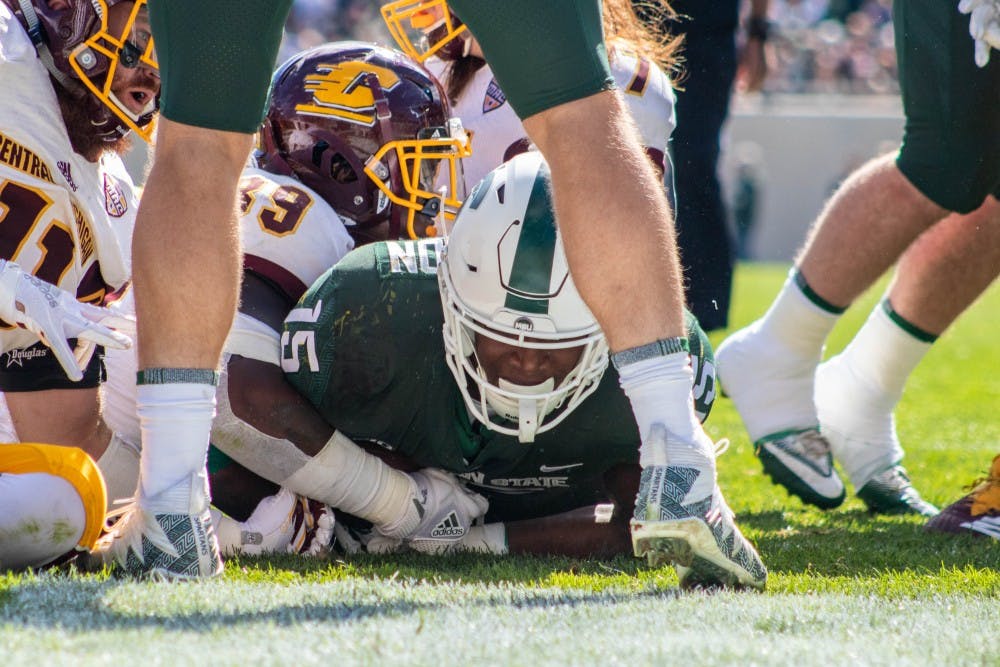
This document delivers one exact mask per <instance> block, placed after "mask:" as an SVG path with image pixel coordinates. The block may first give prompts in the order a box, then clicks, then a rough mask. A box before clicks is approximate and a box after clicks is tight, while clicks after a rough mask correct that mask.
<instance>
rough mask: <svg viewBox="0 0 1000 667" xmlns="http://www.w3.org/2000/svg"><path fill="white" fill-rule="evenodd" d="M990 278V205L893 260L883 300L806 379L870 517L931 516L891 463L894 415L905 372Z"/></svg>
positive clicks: (998, 227) (954, 218)
mask: <svg viewBox="0 0 1000 667" xmlns="http://www.w3.org/2000/svg"><path fill="white" fill-rule="evenodd" d="M998 272H1000V203H998V202H997V200H996V199H994V198H992V197H989V198H987V200H986V202H985V203H984V204H983V206H981V207H980V208H979V210H977V211H975V212H974V213H971V214H969V215H965V216H962V215H951V216H949V217H948V218H946V219H945V220H943V221H942V222H941V223H939V224H937V225H935V226H934V227H933V228H931V229H930V230H929V231H928V232H927V233H926V234H924V235H922V236H921V237H920V238H919V239H917V240H916V241H915V242H914V243H913V245H911V246H910V248H909V249H907V251H906V253H905V254H904V255H903V257H902V258H901V259H900V262H899V265H898V267H897V269H896V276H895V278H894V280H893V283H892V285H891V287H890V288H889V291H888V293H887V295H886V298H885V300H884V301H883V302H882V303H880V304H879V305H878V306H876V307H875V309H874V310H873V311H872V313H871V315H870V316H869V318H868V321H867V322H865V324H864V326H862V327H861V330H860V331H859V332H858V334H857V335H856V336H855V337H854V339H853V340H852V341H851V342H850V344H849V345H848V346H847V348H845V349H844V351H843V352H842V353H841V354H839V355H837V356H835V357H833V358H832V359H830V360H829V361H827V362H826V363H824V364H822V365H821V366H820V367H819V370H818V372H817V375H816V409H817V411H818V414H819V421H820V425H821V428H822V431H823V435H824V436H825V437H826V438H827V440H828V441H829V442H830V445H831V447H832V449H833V454H834V457H835V458H836V459H837V461H838V462H839V463H840V465H841V466H842V467H843V469H844V472H846V473H847V476H848V477H849V478H850V481H851V483H852V484H853V485H854V488H855V489H856V490H857V494H858V496H859V497H860V498H862V500H864V501H865V503H866V504H867V505H868V506H869V508H871V509H872V510H873V511H879V512H892V513H896V512H900V513H911V512H915V513H919V514H927V515H931V514H936V510H935V509H934V508H933V507H932V506H930V505H929V504H927V503H925V502H924V501H923V500H921V498H920V495H919V494H918V493H917V491H916V490H915V489H914V488H913V487H912V485H910V483H909V481H908V477H907V475H906V473H905V471H903V470H902V469H901V467H900V465H899V464H900V462H901V461H902V458H903V449H902V446H901V445H900V443H899V438H898V436H897V435H896V427H895V419H894V411H895V408H896V404H897V403H898V402H899V399H900V398H901V397H902V395H903V388H904V386H905V384H906V381H907V379H908V378H909V376H910V373H911V372H912V371H913V370H914V368H915V367H916V366H917V364H918V363H919V362H920V360H921V359H922V358H923V357H924V355H925V354H926V353H927V351H928V350H930V347H931V345H932V344H933V342H934V341H935V340H936V339H937V337H938V336H940V335H941V334H942V333H943V332H944V330H945V329H947V328H948V326H949V325H950V324H951V323H952V322H953V321H954V320H955V319H956V318H957V317H958V316H959V315H960V314H961V313H962V311H963V310H965V309H966V308H967V307H968V306H969V305H971V304H972V302H973V301H975V299H976V298H977V297H978V296H979V295H980V294H982V292H983V291H984V290H985V289H986V288H987V287H989V285H990V284H991V283H992V282H993V280H994V279H995V278H996V276H997V274H998Z"/></svg>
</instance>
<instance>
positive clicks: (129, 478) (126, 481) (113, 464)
mask: <svg viewBox="0 0 1000 667" xmlns="http://www.w3.org/2000/svg"><path fill="white" fill-rule="evenodd" d="M97 467H98V468H100V469H101V475H102V476H103V477H104V485H105V486H106V487H107V490H108V509H109V510H111V509H114V508H115V507H116V505H115V501H116V500H121V499H123V498H131V497H132V496H134V495H135V488H136V484H137V483H138V481H139V448H138V447H135V446H134V445H132V444H131V443H129V442H125V441H124V440H123V439H122V438H121V436H119V435H118V434H117V433H115V434H113V435H112V436H111V440H110V441H109V442H108V446H107V447H106V448H105V449H104V453H103V454H101V458H99V459H97Z"/></svg>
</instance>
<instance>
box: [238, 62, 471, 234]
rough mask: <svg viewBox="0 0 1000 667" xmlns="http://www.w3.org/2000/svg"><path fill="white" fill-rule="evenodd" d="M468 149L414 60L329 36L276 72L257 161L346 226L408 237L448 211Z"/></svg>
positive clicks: (456, 202) (456, 203)
mask: <svg viewBox="0 0 1000 667" xmlns="http://www.w3.org/2000/svg"><path fill="white" fill-rule="evenodd" d="M470 154H471V150H470V148H469V138H468V136H467V135H466V133H465V131H464V130H462V127H461V123H460V122H459V121H458V120H457V119H453V118H451V110H450V107H449V105H448V102H447V101H446V98H445V95H444V93H443V91H442V90H441V85H440V84H439V83H438V82H437V80H436V79H434V77H433V76H432V75H431V74H430V73H429V72H428V71H427V70H425V69H424V68H423V67H422V66H421V65H419V64H418V63H416V62H414V61H413V60H411V59H410V58H408V57H406V56H405V55H404V54H402V53H400V52H398V51H394V50H392V49H387V48H382V47H379V46H376V45H374V44H368V43H364V42H334V43H330V44H324V45H322V46H319V47H316V48H313V49H310V50H307V51H303V52H302V53H299V54H297V55H295V56H293V57H292V58H291V59H290V60H288V61H287V62H285V63H284V64H283V65H282V66H281V67H279V68H278V70H277V71H276V72H275V74H274V78H273V80H272V83H271V94H270V101H269V103H268V109H267V115H266V117H265V119H264V125H263V127H262V128H261V133H260V140H259V148H258V151H257V154H256V158H257V162H258V164H259V166H260V167H261V168H262V169H266V170H268V171H271V172H274V173H279V174H285V175H290V176H295V177H296V178H298V179H299V180H300V181H302V182H303V183H304V184H305V185H307V186H308V187H310V188H311V189H313V190H315V191H316V192H317V193H318V194H319V195H320V196H321V197H323V199H324V200H326V201H327V203H329V204H330V205H331V206H332V207H333V208H334V209H335V210H336V211H337V212H338V213H339V214H341V215H342V216H344V217H346V218H348V219H349V220H350V221H352V222H354V223H355V224H356V225H357V228H356V230H353V231H358V230H360V231H362V232H363V231H365V230H372V229H373V228H375V227H378V226H380V225H383V224H386V223H387V226H388V232H387V234H386V236H387V237H388V238H396V237H399V236H401V235H402V234H403V232H404V231H405V233H406V235H407V236H410V237H411V238H416V237H418V236H423V235H428V236H430V235H434V234H435V233H436V228H435V226H434V224H433V222H434V220H435V219H440V218H442V217H443V218H444V219H445V220H450V219H453V218H454V215H455V212H457V210H458V208H459V207H460V206H461V200H460V197H461V195H462V194H464V193H462V192H461V184H462V178H461V172H460V163H459V159H460V158H462V157H466V156H468V155H470ZM442 189H443V190H444V191H443V192H442ZM422 225H426V227H424V228H423V229H418V228H419V227H421V226H422Z"/></svg>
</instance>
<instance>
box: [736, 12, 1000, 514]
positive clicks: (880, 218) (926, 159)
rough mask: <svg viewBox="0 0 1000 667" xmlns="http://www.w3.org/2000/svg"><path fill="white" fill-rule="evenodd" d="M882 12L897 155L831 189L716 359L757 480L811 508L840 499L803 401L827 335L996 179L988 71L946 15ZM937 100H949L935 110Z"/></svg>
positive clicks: (996, 77)
mask: <svg viewBox="0 0 1000 667" xmlns="http://www.w3.org/2000/svg"><path fill="white" fill-rule="evenodd" d="M893 8H894V12H895V14H896V20H895V26H896V30H897V34H896V48H897V54H898V57H899V62H900V82H901V87H902V89H903V103H904V111H905V113H906V127H905V133H904V140H903V147H902V148H901V150H900V153H899V155H898V156H896V158H895V159H892V157H890V156H885V157H883V158H877V159H875V160H873V161H871V162H869V163H868V164H867V165H865V166H864V167H862V168H861V169H859V170H858V171H856V172H855V173H854V174H852V176H851V177H850V178H849V179H848V180H847V181H846V182H845V183H844V185H842V186H841V187H840V188H839V189H838V191H837V193H836V194H835V195H834V196H833V198H832V199H831V201H830V202H829V204H828V205H827V206H826V207H825V209H824V211H823V212H822V213H821V215H820V217H819V219H818V220H817V222H816V225H815V226H814V229H813V231H812V233H811V234H810V237H809V239H808V241H807V243H806V247H805V250H804V251H803V253H802V255H801V257H800V258H799V259H798V261H797V262H796V267H795V269H794V270H793V274H792V276H790V278H789V280H788V281H787V282H786V283H785V285H784V287H783V288H782V290H781V292H780V293H779V295H778V297H777V298H776V299H775V301H774V303H773V304H772V306H771V308H770V310H769V311H768V312H767V313H766V314H765V315H764V317H762V318H761V319H759V320H757V321H756V322H754V323H753V324H751V325H750V326H749V327H747V328H745V329H742V330H740V331H738V332H736V333H735V334H733V335H732V336H730V337H729V338H728V339H727V340H726V341H725V342H724V343H723V345H722V346H721V347H720V349H719V353H718V355H717V360H718V363H719V374H720V377H721V380H722V384H723V388H724V390H725V391H726V393H728V394H729V395H730V396H731V397H732V398H733V400H734V402H735V404H736V408H737V410H738V411H739V413H740V416H741V417H742V418H743V421H744V424H745V425H746V427H747V431H748V432H749V434H750V436H751V438H752V439H753V440H754V441H755V443H756V446H757V451H758V454H759V455H760V456H761V459H762V461H763V462H764V465H765V470H766V471H767V472H768V473H769V474H770V475H771V476H772V477H773V478H774V479H775V480H776V481H777V482H779V483H781V484H783V485H784V486H786V488H788V490H789V491H790V492H791V493H793V494H795V495H798V496H800V497H801V498H802V499H803V500H805V501H806V502H810V503H813V504H816V505H818V506H820V507H835V506H836V505H838V504H839V503H840V502H841V501H842V499H843V497H844V491H843V485H842V483H841V482H840V480H839V479H838V478H837V477H836V473H835V472H834V470H833V465H832V457H831V455H830V451H829V443H827V442H826V440H825V439H824V438H822V436H820V434H819V432H818V430H817V425H818V418H817V416H816V412H815V407H814V404H813V400H812V397H813V384H814V372H815V368H816V366H817V364H818V363H819V361H820V359H821V355H822V350H823V344H824V341H825V340H826V336H827V334H828V333H829V332H830V330H831V329H832V328H833V325H834V324H835V322H836V320H837V317H838V316H839V315H840V314H841V313H842V312H843V311H844V309H845V308H846V307H847V306H848V305H849V304H850V303H851V301H852V300H853V299H854V298H856V297H857V296H858V295H859V294H860V293H861V292H862V291H863V290H864V289H866V288H867V287H868V286H869V285H870V284H871V283H872V282H873V281H874V280H875V279H877V278H878V277H879V276H880V275H881V274H882V273H883V272H884V271H885V269H887V268H888V267H889V265H890V264H891V263H892V262H894V261H895V260H896V259H897V258H898V257H899V256H900V254H901V253H902V252H903V251H904V250H905V248H906V247H907V246H909V245H910V244H911V243H912V242H913V241H914V240H915V239H916V238H917V237H918V236H919V235H920V234H921V233H922V232H923V231H925V230H926V229H927V228H928V227H930V226H931V225H933V224H935V223H937V222H938V221H940V220H941V219H943V218H944V217H945V216H946V215H947V213H948V211H951V210H954V211H958V212H966V213H967V212H970V211H973V210H975V209H976V208H978V207H979V206H980V204H981V203H982V201H983V199H984V198H985V197H986V196H987V195H988V194H989V193H990V192H991V191H992V190H993V189H994V188H995V187H996V183H997V174H998V173H1000V164H998V162H1000V129H998V124H1000V120H998V119H997V117H996V114H994V113H992V112H991V111H989V110H990V109H995V108H996V107H997V104H998V103H1000V66H994V65H991V66H990V67H989V68H987V69H984V70H979V69H977V68H976V67H975V65H974V64H973V55H972V50H973V47H972V40H971V39H970V38H969V36H968V32H967V27H968V26H967V23H968V21H967V20H963V17H961V15H960V14H959V13H958V11H957V9H956V7H954V6H952V5H948V4H942V3H937V2H932V1H931V0H910V1H908V2H899V3H895V4H894V6H893ZM942 41H944V42H945V44H946V47H945V48H941V43H942ZM942 94H945V95H947V96H948V97H950V98H951V99H952V100H954V101H953V102H952V103H949V104H942V103H941V99H940V97H941V95H942Z"/></svg>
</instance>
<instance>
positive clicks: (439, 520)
mask: <svg viewBox="0 0 1000 667" xmlns="http://www.w3.org/2000/svg"><path fill="white" fill-rule="evenodd" d="M410 477H411V478H413V481H414V483H415V484H416V494H415V496H414V507H415V508H418V510H417V511H418V512H419V514H420V521H419V523H418V524H417V526H416V528H414V529H412V530H410V531H408V532H406V533H404V534H399V532H398V531H395V530H391V529H387V528H386V527H384V526H379V527H378V531H379V532H380V533H381V534H382V535H384V536H386V537H391V538H396V539H400V540H403V541H405V542H406V543H407V544H409V545H410V546H413V547H414V548H417V549H419V547H420V545H423V544H425V543H427V544H430V545H432V544H440V543H442V542H456V541H458V540H460V539H462V537H464V536H465V534H466V532H467V531H468V530H469V528H471V527H472V524H473V522H475V521H476V520H477V519H480V518H482V517H483V516H484V515H485V514H486V510H488V509H489V506H490V505H489V502H487V500H486V499H485V498H483V497H482V496H481V495H479V494H478V493H473V492H472V491H469V490H468V489H466V488H465V486H464V485H463V484H462V482H460V481H459V480H458V478H457V477H455V476H454V475H452V474H451V473H448V472H445V471H443V470H438V469H436V468H424V469H423V470H419V471H417V472H415V473H411V474H410ZM421 550H422V549H421Z"/></svg>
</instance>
